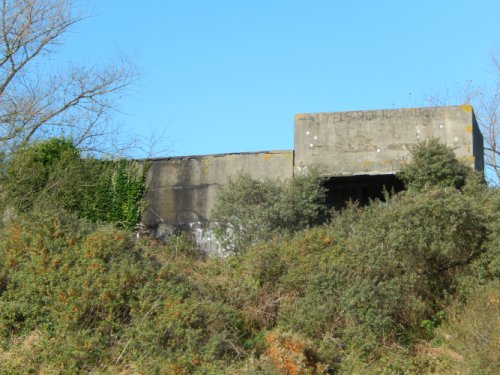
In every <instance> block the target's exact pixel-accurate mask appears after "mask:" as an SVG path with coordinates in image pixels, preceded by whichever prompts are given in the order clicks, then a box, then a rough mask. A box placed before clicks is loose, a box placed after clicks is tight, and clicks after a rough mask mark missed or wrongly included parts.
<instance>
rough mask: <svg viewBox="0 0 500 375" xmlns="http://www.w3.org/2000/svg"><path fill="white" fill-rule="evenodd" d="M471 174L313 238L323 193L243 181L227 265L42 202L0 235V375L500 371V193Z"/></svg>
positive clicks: (305, 186)
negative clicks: (232, 250)
mask: <svg viewBox="0 0 500 375" xmlns="http://www.w3.org/2000/svg"><path fill="white" fill-rule="evenodd" d="M440 147H441V146H440ZM431 150H432V148H431ZM431 154H432V153H431ZM424 156H425V155H424ZM425 157H427V156H425ZM74 160H77V159H76V158H75V159H74ZM442 160H443V161H446V160H447V159H446V158H443V159H442ZM410 167H411V165H410ZM460 168H462V167H460ZM460 168H459V169H460ZM470 176H471V175H470V174H469V172H468V171H467V177H466V178H465V180H464V182H463V183H460V186H459V187H460V189H457V188H456V185H455V184H454V183H452V184H448V183H446V184H441V183H440V180H439V179H438V180H434V179H433V178H432V176H431V178H430V179H427V182H425V183H423V184H421V185H418V184H417V186H418V188H411V183H412V182H409V185H408V186H409V190H407V191H405V192H401V193H399V194H395V195H393V196H388V197H386V200H385V202H378V201H374V202H371V203H370V204H369V205H368V206H366V207H358V206H356V205H352V204H351V205H349V206H348V207H347V208H346V209H344V210H343V211H342V212H337V213H335V214H334V215H333V217H332V218H331V220H330V222H328V223H324V224H323V225H321V226H316V227H313V225H314V224H315V223H317V222H321V217H322V215H323V213H324V211H323V208H322V206H321V203H320V202H321V199H323V198H321V197H322V194H323V193H324V192H323V191H322V188H321V184H318V180H315V179H316V177H313V178H310V177H308V178H305V179H303V180H299V181H298V182H296V184H297V185H295V186H292V183H286V184H282V185H278V183H269V182H254V181H251V180H248V179H246V178H244V177H243V178H241V179H239V180H236V181H233V185H234V186H233V190H232V191H233V193H232V194H228V195H227V196H226V198H227V201H226V203H227V204H228V207H232V209H230V210H227V211H226V215H229V216H228V220H227V224H226V225H232V228H236V229H237V230H240V229H241V232H235V233H237V235H238V236H240V237H236V238H237V239H238V241H241V242H239V243H238V245H239V246H240V247H239V250H240V251H239V252H238V254H237V255H235V256H232V257H228V258H225V259H204V258H200V257H198V256H197V255H196V252H195V251H193V245H192V243H190V241H189V238H187V237H176V238H173V239H172V241H171V243H169V244H159V243H156V242H154V241H149V240H141V241H138V240H137V239H136V238H135V237H133V236H132V234H131V233H129V232H127V231H125V230H122V229H117V228H116V227H115V226H112V225H109V224H106V225H103V224H99V223H92V222H91V221H89V220H85V219H83V218H81V217H79V216H82V215H81V211H76V213H74V212H73V213H71V210H70V209H69V208H68V207H62V208H63V209H62V210H61V207H60V206H59V205H56V207H55V208H52V209H51V208H49V207H48V205H46V204H44V205H40V204H39V203H38V201H35V202H34V203H33V204H32V206H31V207H32V208H31V209H28V208H27V207H28V206H25V207H26V209H24V210H21V209H19V211H20V212H19V213H18V214H17V215H14V216H12V217H10V219H8V220H7V219H6V220H5V223H4V225H3V226H2V227H0V372H2V373H29V372H31V373H71V374H73V373H89V372H92V373H123V374H132V373H169V374H220V373H230V374H231V373H249V374H255V373H261V374H320V373H345V374H351V373H387V374H397V373H400V374H404V373H459V372H460V373H492V374H493V373H497V372H498V370H499V368H498V367H499V366H498V363H499V362H498V350H497V346H496V345H497V342H498V324H499V321H498V317H499V316H500V314H499V312H500V311H499V309H500V305H499V295H498V286H499V285H498V283H499V276H500V267H499V265H500V246H499V245H500V220H499V215H500V192H499V191H498V190H494V189H488V188H487V187H486V186H484V185H481V184H478V182H477V179H475V178H471V177H470ZM40 180H43V179H40ZM450 181H454V178H451V179H450ZM238 184H240V185H238ZM300 184H302V185H300ZM41 185H42V186H43V184H41ZM235 186H236V187H238V186H239V187H240V188H241V189H239V190H238V189H236V187H235ZM299 186H301V187H300V188H299ZM252 187H253V188H254V189H251V188H252ZM304 192H309V193H310V192H313V194H307V197H316V198H314V199H312V200H311V201H308V200H307V199H305V198H306V197H305V196H304V197H301V194H304ZM95 198H96V199H97V198H98V197H97V196H95ZM303 199H304V202H305V203H304V205H303V206H300V205H299V203H300V202H302V200H303ZM23 202H24V201H23ZM238 202H239V205H238ZM242 202H243V203H242ZM290 202H291V203H290ZM231 205H232V206H231ZM57 206H58V207H57ZM23 211H24V212H23ZM235 213H237V214H238V215H235ZM231 214H232V215H231ZM239 215H241V217H242V219H241V221H237V220H240V219H239V217H240V216H239ZM224 218H225V216H223V215H222V216H221V219H224ZM267 220H269V222H268V221H267ZM221 222H222V221H221ZM243 224H245V225H243ZM243 228H245V229H247V228H251V229H252V230H254V231H255V232H248V230H247V231H243V230H242V229H243ZM224 230H227V228H226V229H224ZM257 233H258V235H257ZM276 234H278V235H276ZM260 236H262V237H260Z"/></svg>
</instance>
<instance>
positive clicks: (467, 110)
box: [460, 104, 472, 113]
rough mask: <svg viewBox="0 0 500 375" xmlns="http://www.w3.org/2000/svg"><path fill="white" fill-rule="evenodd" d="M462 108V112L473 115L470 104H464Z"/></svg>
mask: <svg viewBox="0 0 500 375" xmlns="http://www.w3.org/2000/svg"><path fill="white" fill-rule="evenodd" d="M460 108H461V109H462V111H464V112H467V113H471V112H472V106H471V105H470V104H462V105H461V106H460Z"/></svg>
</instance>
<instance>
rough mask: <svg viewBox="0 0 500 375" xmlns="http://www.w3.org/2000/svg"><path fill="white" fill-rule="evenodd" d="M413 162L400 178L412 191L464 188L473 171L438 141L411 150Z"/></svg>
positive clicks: (407, 166) (428, 142)
mask: <svg viewBox="0 0 500 375" xmlns="http://www.w3.org/2000/svg"><path fill="white" fill-rule="evenodd" d="M411 158H412V160H411V162H410V163H408V164H407V165H405V166H404V167H403V168H402V170H401V172H400V173H399V175H398V177H399V178H400V179H401V180H402V181H403V182H404V183H405V185H406V187H407V188H408V189H411V190H417V191H419V190H423V189H424V188H425V187H429V186H450V187H454V188H456V189H460V188H461V187H463V186H464V184H465V181H466V179H467V176H468V175H469V174H470V173H471V170H470V169H469V168H468V167H466V166H465V165H464V164H462V163H460V162H459V161H458V160H457V159H456V158H455V154H454V152H453V150H452V149H451V148H449V147H447V146H446V145H443V144H441V143H439V141H438V140H437V139H430V140H427V141H424V142H420V143H419V144H417V145H415V146H414V147H413V148H412V149H411Z"/></svg>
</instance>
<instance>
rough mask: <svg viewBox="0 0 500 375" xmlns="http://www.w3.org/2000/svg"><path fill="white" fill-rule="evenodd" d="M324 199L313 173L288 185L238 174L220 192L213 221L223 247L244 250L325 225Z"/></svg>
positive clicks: (292, 180) (298, 177)
mask: <svg viewBox="0 0 500 375" xmlns="http://www.w3.org/2000/svg"><path fill="white" fill-rule="evenodd" d="M325 199H326V191H325V188H324V187H323V185H322V179H321V178H320V177H319V175H318V174H317V173H316V172H314V171H313V172H311V173H310V174H308V175H305V176H297V177H295V178H293V179H291V180H288V181H285V182H283V181H280V180H266V181H257V180H253V179H252V178H250V177H249V176H245V175H239V176H238V177H237V178H235V179H233V180H231V181H229V183H228V185H227V186H226V187H224V189H223V190H222V191H221V192H220V193H219V195H218V197H217V201H216V206H215V208H214V210H213V211H212V213H211V218H212V220H213V221H214V223H215V233H216V236H217V238H218V239H219V240H220V241H221V242H222V244H223V245H224V246H225V247H227V248H232V249H233V250H241V249H242V248H244V247H245V246H248V245H250V244H255V243H257V242H262V241H267V240H270V239H271V238H273V236H275V235H278V234H292V233H294V232H296V231H298V230H300V229H304V228H308V227H311V226H314V225H317V224H319V223H321V222H323V221H324V220H325V219H326V213H327V210H326V205H325Z"/></svg>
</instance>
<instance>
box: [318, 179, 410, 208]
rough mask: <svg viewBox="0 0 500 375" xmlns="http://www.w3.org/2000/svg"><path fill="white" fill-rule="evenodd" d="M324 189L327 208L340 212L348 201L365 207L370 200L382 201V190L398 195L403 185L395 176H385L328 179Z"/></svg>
mask: <svg viewBox="0 0 500 375" xmlns="http://www.w3.org/2000/svg"><path fill="white" fill-rule="evenodd" d="M325 187H326V189H327V204H328V207H330V208H335V209H338V210H340V209H342V208H344V207H345V206H346V205H347V202H349V201H350V200H351V201H354V202H358V203H359V204H360V205H361V206H366V205H367V204H368V203H369V201H370V199H381V200H383V198H384V195H383V191H384V188H385V190H387V191H389V192H391V191H394V192H395V193H398V192H400V191H402V190H403V188H404V185H403V182H402V181H401V180H399V179H398V178H397V177H396V176H395V175H393V174H387V175H374V176H372V175H359V176H347V177H329V178H327V179H326V181H325Z"/></svg>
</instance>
